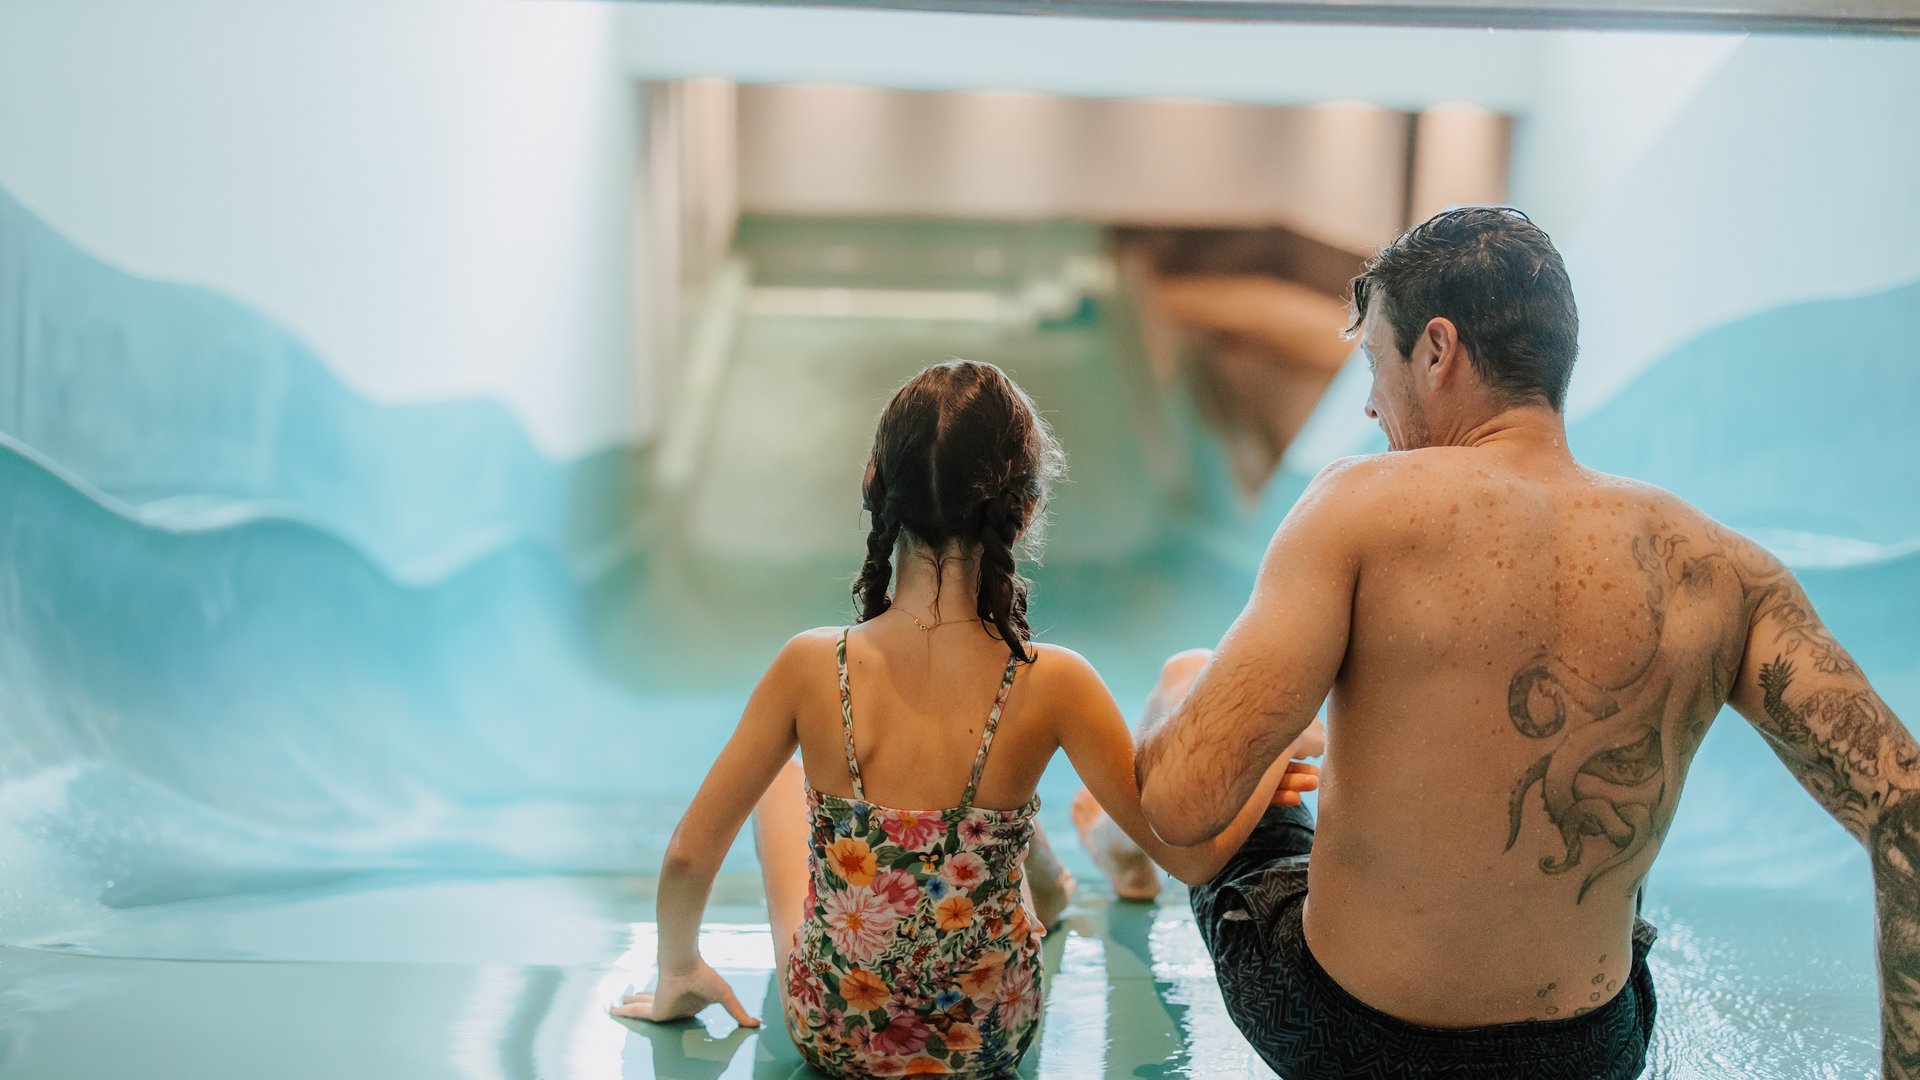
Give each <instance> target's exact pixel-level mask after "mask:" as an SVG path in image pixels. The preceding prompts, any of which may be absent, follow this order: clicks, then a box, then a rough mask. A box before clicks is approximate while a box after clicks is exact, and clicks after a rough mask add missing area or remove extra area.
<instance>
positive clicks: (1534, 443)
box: [1434, 402, 1571, 457]
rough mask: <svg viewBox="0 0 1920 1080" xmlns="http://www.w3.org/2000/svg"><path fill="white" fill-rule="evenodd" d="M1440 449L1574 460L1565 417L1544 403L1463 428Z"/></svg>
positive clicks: (1508, 410) (1514, 408)
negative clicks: (1521, 453) (1541, 454)
mask: <svg viewBox="0 0 1920 1080" xmlns="http://www.w3.org/2000/svg"><path fill="white" fill-rule="evenodd" d="M1434 445H1437V446H1465V447H1485V446H1498V447H1507V448H1512V449H1516V450H1525V451H1533V452H1545V453H1551V454H1558V455H1561V456H1567V457H1570V456H1571V452H1570V451H1569V450H1568V449H1567V421H1566V417H1564V416H1562V415H1561V414H1560V413H1559V412H1557V411H1555V410H1554V409H1553V408H1552V407H1551V406H1549V405H1547V404H1545V403H1543V402H1530V403H1528V404H1524V405H1513V406H1509V407H1508V408H1505V409H1502V410H1500V411H1499V412H1496V413H1494V414H1493V415H1492V416H1489V417H1486V418H1485V419H1483V420H1481V421H1479V422H1478V423H1475V424H1471V425H1463V426H1462V427H1461V428H1460V430H1459V431H1457V432H1456V433H1454V434H1453V435H1452V437H1451V438H1446V439H1442V440H1436V441H1435V444H1434Z"/></svg>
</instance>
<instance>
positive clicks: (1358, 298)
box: [1347, 206, 1580, 411]
mask: <svg viewBox="0 0 1920 1080" xmlns="http://www.w3.org/2000/svg"><path fill="white" fill-rule="evenodd" d="M1375 296H1377V297H1379V299H1380V314H1381V316H1382V317H1383V318H1385V319H1386V321H1387V324H1388V325H1389V326H1391V327H1392V328H1393V341H1394V344H1395V345H1396V346H1397V347H1398V348H1399V349H1400V355H1401V356H1403V357H1411V356H1412V354H1413V345H1414V342H1415V341H1416V340H1417V339H1418V338H1419V336H1420V332H1421V331H1422V330H1424V329H1425V328H1426V325H1427V323H1428V321H1429V320H1432V319H1436V318H1444V319H1448V320H1450V321H1452V323H1453V325H1454V328H1455V329H1456V330H1458V331H1459V333H1460V344H1461V345H1462V346H1463V347H1465V349H1466V350H1467V356H1468V358H1469V359H1471V360H1472V362H1473V368H1474V370H1475V371H1476V372H1478V373H1479V374H1480V378H1481V381H1483V382H1485V383H1486V384H1487V386H1488V387H1490V388H1491V389H1492V390H1493V392H1494V393H1495V394H1496V395H1498V396H1500V397H1501V398H1502V399H1503V400H1504V401H1506V402H1509V403H1517V402H1520V401H1526V400H1529V399H1535V398H1538V399H1544V400H1545V401H1546V403H1547V404H1548V405H1550V406H1552V407H1553V408H1554V410H1555V411H1558V410H1560V409H1561V408H1562V407H1563V406H1564V405H1565V404H1566V400H1567V382H1568V380H1570V379H1571V378H1572V377H1573V361H1574V357H1575V355H1577V354H1578V352H1579V349H1580V313H1579V311H1578V310H1576V309H1575V307H1574V303H1573V283H1572V282H1571V281H1570V280H1568V278H1567V267H1566V264H1565V263H1564V262H1562V261H1561V259H1560V252H1559V251H1557V250H1555V249H1554V246H1553V241H1552V240H1551V239H1549V238H1548V236H1547V234H1546V233H1545V232H1543V231H1542V230H1541V229H1540V227H1539V226H1538V225H1535V224H1534V223H1533V220H1532V219H1531V218H1529V217H1527V215H1525V214H1523V213H1521V212H1520V211H1518V210H1514V209H1511V208H1508V207H1501V206H1468V207H1464V208H1461V209H1458V210H1448V211H1446V212H1445V213H1441V214H1435V215H1434V216H1433V217H1430V218H1428V219H1427V220H1426V221H1423V222H1421V223H1420V224H1418V225H1415V226H1414V227H1413V228H1411V229H1408V230H1407V231H1406V232H1404V233H1402V234H1401V235H1400V237H1399V239H1397V240H1395V241H1394V242H1393V243H1391V244H1388V245H1387V246H1386V248H1385V249H1383V250H1382V251H1381V252H1380V254H1378V255H1375V256H1374V257H1373V258H1372V259H1370V260H1368V261H1367V264H1366V267H1365V268H1364V269H1362V270H1361V272H1360V276H1359V277H1356V278H1354V279H1353V305H1354V314H1353V324H1352V325H1351V326H1349V327H1348V328H1347V332H1348V333H1349V334H1352V333H1354V332H1355V331H1357V330H1358V329H1359V327H1360V324H1361V323H1362V322H1363V321H1364V320H1365V319H1366V317H1367V303H1368V301H1369V300H1370V299H1372V298H1373V297H1375Z"/></svg>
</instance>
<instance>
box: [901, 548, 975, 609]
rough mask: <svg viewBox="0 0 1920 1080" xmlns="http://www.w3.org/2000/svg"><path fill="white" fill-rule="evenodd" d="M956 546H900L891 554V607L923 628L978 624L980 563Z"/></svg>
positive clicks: (973, 555)
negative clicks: (892, 562)
mask: <svg viewBox="0 0 1920 1080" xmlns="http://www.w3.org/2000/svg"><path fill="white" fill-rule="evenodd" d="M975 554H976V553H973V552H968V551H966V550H964V549H962V548H960V547H959V546H958V545H951V546H949V547H947V548H945V549H943V550H941V551H939V552H935V551H934V550H933V549H931V548H928V547H926V546H924V545H921V544H915V543H903V544H901V545H900V550H899V551H897V552H895V553H894V567H895V569H896V572H895V574H894V586H893V605H892V606H893V607H894V608H895V609H896V610H898V611H900V612H901V613H902V614H906V615H911V616H912V617H913V618H915V619H917V620H919V622H920V623H921V624H923V625H925V626H940V625H943V624H947V623H961V624H966V623H977V622H978V621H979V618H980V614H979V599H978V597H979V592H980V561H979V559H978V558H976V557H975Z"/></svg>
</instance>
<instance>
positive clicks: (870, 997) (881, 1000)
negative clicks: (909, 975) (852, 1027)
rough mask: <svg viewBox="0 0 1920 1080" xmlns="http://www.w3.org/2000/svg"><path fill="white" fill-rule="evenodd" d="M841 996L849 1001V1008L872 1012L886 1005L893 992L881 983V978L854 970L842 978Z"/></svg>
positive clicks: (871, 973)
mask: <svg viewBox="0 0 1920 1080" xmlns="http://www.w3.org/2000/svg"><path fill="white" fill-rule="evenodd" d="M840 996H841V997H843V998H845V999H847V1008H849V1009H855V1010H858V1011H860V1012H871V1011H872V1010H874V1009H877V1008H879V1007H880V1006H881V1005H884V1004H885V1003H886V1001H887V999H888V998H890V997H892V996H893V991H891V990H889V989H887V984H886V983H883V982H881V981H880V976H878V975H875V974H874V973H873V972H871V971H864V970H862V969H860V968H854V969H853V970H851V971H849V972H847V973H846V974H845V975H842V976H840Z"/></svg>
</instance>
